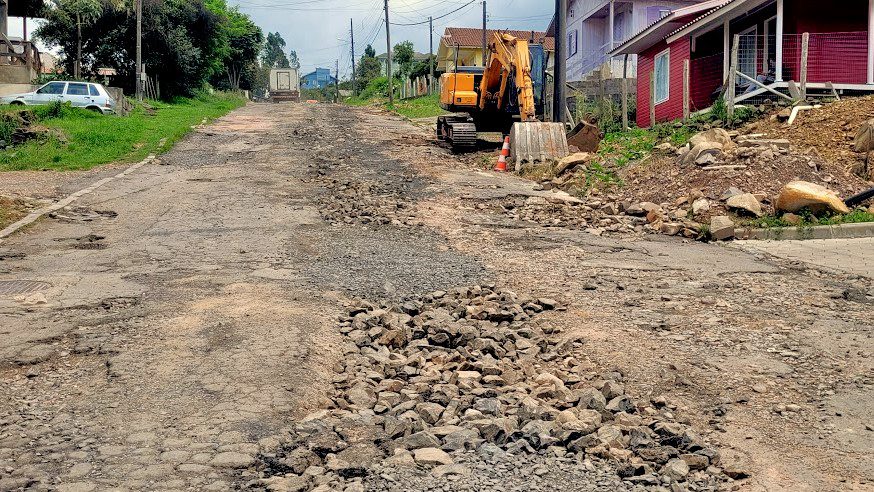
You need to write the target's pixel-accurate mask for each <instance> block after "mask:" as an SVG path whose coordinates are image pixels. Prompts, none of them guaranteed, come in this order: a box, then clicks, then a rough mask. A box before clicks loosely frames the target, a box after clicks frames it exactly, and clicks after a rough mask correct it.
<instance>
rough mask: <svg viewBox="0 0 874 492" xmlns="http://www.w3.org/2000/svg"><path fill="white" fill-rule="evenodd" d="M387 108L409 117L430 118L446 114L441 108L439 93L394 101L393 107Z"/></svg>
mask: <svg viewBox="0 0 874 492" xmlns="http://www.w3.org/2000/svg"><path fill="white" fill-rule="evenodd" d="M388 109H390V110H393V111H394V112H395V113H398V114H399V115H401V116H406V117H407V118H410V119H415V118H430V117H434V116H440V115H441V114H446V111H443V108H441V107H440V95H439V94H432V95H430V96H422V97H414V98H412V99H403V100H400V101H395V105H394V107H393V108H392V107H389V108H388Z"/></svg>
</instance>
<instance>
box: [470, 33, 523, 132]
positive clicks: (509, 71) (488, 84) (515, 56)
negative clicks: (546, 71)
mask: <svg viewBox="0 0 874 492" xmlns="http://www.w3.org/2000/svg"><path fill="white" fill-rule="evenodd" d="M489 53H490V54H489V60H488V63H487V64H486V70H485V73H484V74H483V79H482V82H481V84H480V94H481V97H480V102H479V105H480V110H485V109H486V108H487V107H488V105H489V104H494V105H496V107H497V108H498V109H503V106H504V102H505V101H506V96H507V90H508V87H510V84H509V81H510V79H513V82H514V85H515V87H516V90H517V91H518V94H517V99H518V101H519V116H520V118H521V121H523V122H533V121H537V115H536V114H535V103H534V81H533V80H532V78H531V52H530V51H529V47H528V41H525V40H524V39H519V38H516V37H514V36H511V35H509V34H505V33H495V34H494V37H493V38H492V42H491V44H489Z"/></svg>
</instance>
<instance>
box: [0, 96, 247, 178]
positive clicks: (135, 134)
mask: <svg viewBox="0 0 874 492" xmlns="http://www.w3.org/2000/svg"><path fill="white" fill-rule="evenodd" d="M244 103H245V101H244V100H243V98H242V97H240V96H238V95H232V94H225V93H216V94H212V95H208V94H199V95H197V96H196V97H194V98H176V99H174V100H173V101H171V102H158V101H153V102H150V103H149V104H150V106H151V107H152V108H151V109H150V110H147V109H146V108H144V107H138V108H137V109H135V111H134V112H133V113H132V114H131V115H130V116H127V117H119V116H104V115H101V114H98V113H94V112H92V111H87V110H83V109H78V108H72V107H70V106H69V105H62V104H59V103H57V104H53V105H49V106H39V107H35V108H33V109H32V110H28V111H31V112H32V113H33V119H35V120H36V121H37V122H38V123H39V125H40V126H41V127H45V128H47V129H48V130H49V131H48V132H46V133H45V135H44V137H43V138H40V139H37V140H31V141H29V142H27V143H24V144H22V145H20V146H17V147H15V148H12V149H9V150H7V151H5V152H0V171H18V170H76V169H89V168H92V167H94V166H99V165H102V164H107V163H110V162H135V161H138V160H141V159H143V158H145V157H146V156H147V155H149V154H153V153H160V152H164V151H166V150H169V148H170V147H171V146H172V145H173V144H174V143H175V142H176V141H178V140H179V139H180V138H182V137H183V136H184V135H185V134H187V133H188V132H190V131H191V128H192V126H194V125H197V124H199V123H200V122H201V121H202V120H204V119H207V120H209V119H213V118H217V117H219V116H222V115H224V114H226V113H228V112H229V111H231V110H233V109H235V108H237V107H239V106H241V105H243V104H244ZM2 111H3V112H12V111H20V108H13V107H5V108H3V109H2Z"/></svg>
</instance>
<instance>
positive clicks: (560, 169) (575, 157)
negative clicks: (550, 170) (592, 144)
mask: <svg viewBox="0 0 874 492" xmlns="http://www.w3.org/2000/svg"><path fill="white" fill-rule="evenodd" d="M592 157H593V154H590V153H588V152H577V153H576V154H571V155H569V156H567V157H565V158H564V159H562V160H560V161H558V165H557V166H556V168H555V175H556V176H561V175H562V174H564V173H566V172H567V171H572V170H573V169H574V168H575V167H577V166H579V165H580V164H586V163H587V162H589V161H590V160H592Z"/></svg>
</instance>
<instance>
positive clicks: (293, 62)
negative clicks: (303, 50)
mask: <svg viewBox="0 0 874 492" xmlns="http://www.w3.org/2000/svg"><path fill="white" fill-rule="evenodd" d="M288 66H289V67H291V68H293V69H295V70H297V69H299V68H300V58H298V56H297V51H295V50H291V53H290V54H289V56H288Z"/></svg>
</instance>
